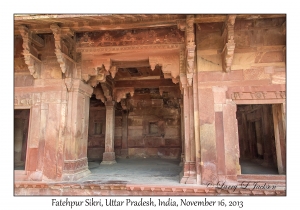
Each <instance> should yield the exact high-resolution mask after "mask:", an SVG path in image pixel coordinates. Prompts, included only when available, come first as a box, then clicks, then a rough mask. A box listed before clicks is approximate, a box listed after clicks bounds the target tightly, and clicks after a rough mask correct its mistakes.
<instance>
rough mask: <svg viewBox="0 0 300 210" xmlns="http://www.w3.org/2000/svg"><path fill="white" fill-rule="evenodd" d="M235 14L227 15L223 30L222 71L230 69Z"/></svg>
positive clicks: (233, 44) (233, 47) (233, 43)
mask: <svg viewBox="0 0 300 210" xmlns="http://www.w3.org/2000/svg"><path fill="white" fill-rule="evenodd" d="M235 18H236V15H228V18H227V21H226V22H225V29H224V31H223V39H224V48H223V51H222V68H223V71H224V72H229V71H231V64H232V60H233V56H234V49H235V42H234V23H235Z"/></svg>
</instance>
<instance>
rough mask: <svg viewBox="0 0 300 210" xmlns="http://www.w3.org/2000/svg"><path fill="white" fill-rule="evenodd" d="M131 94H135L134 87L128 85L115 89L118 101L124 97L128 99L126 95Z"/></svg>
mask: <svg viewBox="0 0 300 210" xmlns="http://www.w3.org/2000/svg"><path fill="white" fill-rule="evenodd" d="M128 93H129V94H130V96H131V97H133V95H134V87H128V88H122V89H121V88H115V89H114V98H115V101H116V102H120V101H121V100H123V99H126V98H127V97H126V95H127V94H128Z"/></svg>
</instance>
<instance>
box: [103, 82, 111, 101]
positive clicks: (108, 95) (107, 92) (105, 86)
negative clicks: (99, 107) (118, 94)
mask: <svg viewBox="0 0 300 210" xmlns="http://www.w3.org/2000/svg"><path fill="white" fill-rule="evenodd" d="M100 84H101V87H102V90H103V94H104V96H105V98H106V101H112V90H111V87H110V86H109V85H108V83H107V82H105V83H102V82H101V83H100Z"/></svg>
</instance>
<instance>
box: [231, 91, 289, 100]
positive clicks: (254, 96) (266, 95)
mask: <svg viewBox="0 0 300 210" xmlns="http://www.w3.org/2000/svg"><path fill="white" fill-rule="evenodd" d="M230 94H231V98H232V99H234V100H264V99H285V98H286V96H285V91H255V92H230Z"/></svg>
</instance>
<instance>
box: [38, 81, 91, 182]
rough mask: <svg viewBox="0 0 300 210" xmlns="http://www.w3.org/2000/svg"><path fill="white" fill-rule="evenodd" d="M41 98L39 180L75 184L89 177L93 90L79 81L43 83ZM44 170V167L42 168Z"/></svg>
mask: <svg viewBox="0 0 300 210" xmlns="http://www.w3.org/2000/svg"><path fill="white" fill-rule="evenodd" d="M44 85H45V87H47V88H49V89H50V90H51V91H45V92H43V93H42V96H41V117H40V124H41V125H40V129H41V130H40V132H39V135H40V145H39V158H40V159H42V160H41V161H40V160H39V164H38V168H39V169H40V170H42V180H45V181H47V180H63V181H74V180H77V179H80V178H82V177H84V176H86V175H87V174H89V173H90V171H89V170H88V160H87V141H88V120H89V103H90V96H91V94H92V91H93V90H92V88H91V87H90V86H89V85H87V84H84V82H82V81H81V80H80V79H71V78H68V79H65V80H61V81H60V82H59V81H58V80H57V85H53V82H52V81H50V82H48V81H45V84H44ZM45 166H47V167H45Z"/></svg>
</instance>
